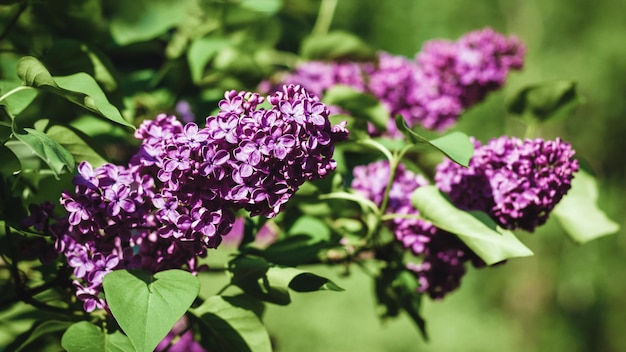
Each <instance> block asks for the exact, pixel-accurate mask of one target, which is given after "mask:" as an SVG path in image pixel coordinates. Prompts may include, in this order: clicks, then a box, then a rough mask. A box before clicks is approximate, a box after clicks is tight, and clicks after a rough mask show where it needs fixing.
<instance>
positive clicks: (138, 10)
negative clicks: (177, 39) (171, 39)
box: [107, 0, 193, 45]
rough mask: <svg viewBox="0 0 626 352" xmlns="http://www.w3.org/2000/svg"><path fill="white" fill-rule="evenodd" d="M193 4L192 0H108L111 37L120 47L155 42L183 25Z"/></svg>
mask: <svg viewBox="0 0 626 352" xmlns="http://www.w3.org/2000/svg"><path fill="white" fill-rule="evenodd" d="M192 4H193V1H189V0H182V1H181V0H135V1H130V2H129V1H122V0H115V1H109V3H108V4H107V5H109V6H110V8H111V9H112V13H111V22H110V23H111V35H112V36H113V39H114V40H115V42H117V43H118V44H120V45H127V44H130V43H134V42H141V41H146V40H150V39H153V38H155V37H157V36H159V35H161V34H163V33H165V32H166V31H167V30H168V29H170V28H172V27H174V26H176V25H178V24H179V23H181V22H182V21H183V20H184V19H185V17H186V16H187V15H188V11H190V10H191V6H192Z"/></svg>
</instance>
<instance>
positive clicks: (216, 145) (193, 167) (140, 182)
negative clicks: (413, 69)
mask: <svg viewBox="0 0 626 352" xmlns="http://www.w3.org/2000/svg"><path fill="white" fill-rule="evenodd" d="M267 101H268V103H269V105H268V106H269V108H268V109H265V108H260V107H259V105H260V104H262V103H263V102H264V98H262V97H261V96H259V95H258V94H255V93H249V92H236V91H230V92H227V93H226V94H225V99H224V100H222V101H220V103H219V108H220V111H219V113H218V114H217V116H209V117H207V118H206V127H204V128H199V127H198V125H196V124H195V123H193V122H189V123H187V124H186V125H183V124H182V123H180V122H179V121H178V120H176V118H175V117H174V116H167V115H164V114H162V115H159V116H157V118H156V119H155V120H153V121H145V122H144V123H142V125H141V126H140V127H139V128H138V129H137V131H136V132H135V137H136V138H137V139H139V140H141V141H142V144H141V147H140V149H139V151H138V152H137V153H136V154H135V155H134V156H133V157H132V158H131V160H130V162H129V164H128V166H126V167H123V166H116V165H112V164H104V165H102V166H100V167H98V168H95V169H94V168H93V167H92V166H91V165H90V164H89V163H87V162H82V163H81V164H80V165H79V167H78V172H79V173H78V175H77V176H76V177H75V178H74V184H75V190H74V193H73V194H71V193H69V192H65V193H63V195H62V198H61V204H62V205H63V206H64V207H65V209H66V210H67V213H68V217H67V219H65V220H62V221H59V222H57V223H56V224H54V225H53V227H52V231H53V233H54V234H55V236H56V238H57V241H56V247H57V250H58V251H59V252H62V253H63V254H64V255H65V256H66V258H67V262H68V264H69V266H70V267H72V268H73V269H74V276H75V277H76V279H77V280H75V281H74V285H75V286H76V288H77V296H78V298H79V299H81V300H82V301H83V302H84V309H85V310H86V311H88V312H89V311H93V310H94V309H97V308H103V307H105V306H106V302H105V301H104V300H103V299H102V298H101V297H100V292H101V290H102V279H103V278H104V275H105V274H106V273H108V272H110V271H112V270H116V269H131V268H141V269H144V270H148V271H151V272H157V271H161V270H166V269H172V268H187V269H188V270H189V271H191V272H197V271H198V270H201V269H202V268H201V267H199V266H198V258H199V257H203V256H206V254H207V249H208V248H216V247H217V246H218V245H219V244H220V242H221V240H222V236H223V235H225V234H227V233H228V232H229V231H230V229H231V228H232V225H233V223H234V221H235V216H234V212H235V211H237V210H239V209H246V210H248V211H249V212H250V214H251V215H263V216H267V217H273V216H275V215H276V214H277V213H278V212H280V211H281V210H282V209H283V208H284V206H285V203H286V202H287V201H288V200H289V199H290V198H291V197H292V196H293V195H294V193H295V192H296V191H297V190H298V188H299V186H300V185H302V184H303V183H304V182H305V181H307V180H315V179H319V178H323V177H324V176H326V175H327V174H328V173H329V172H331V171H332V170H334V169H335V166H336V164H335V161H334V160H333V159H332V155H333V148H334V143H335V142H338V141H341V140H345V139H347V137H348V131H347V130H346V129H345V123H344V124H339V125H335V126H331V124H330V122H329V120H328V114H329V112H328V108H327V107H326V106H325V105H324V104H322V103H320V102H319V99H318V98H317V97H315V96H312V95H310V94H309V93H308V92H307V91H306V90H304V89H303V88H301V87H300V86H293V85H290V86H285V87H283V89H282V91H278V92H276V93H274V94H273V95H271V96H269V97H268V98H267Z"/></svg>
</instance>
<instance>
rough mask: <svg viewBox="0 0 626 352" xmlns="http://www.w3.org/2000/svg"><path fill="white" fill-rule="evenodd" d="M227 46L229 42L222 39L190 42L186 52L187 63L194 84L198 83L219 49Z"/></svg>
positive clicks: (212, 38)
mask: <svg viewBox="0 0 626 352" xmlns="http://www.w3.org/2000/svg"><path fill="white" fill-rule="evenodd" d="M228 45H230V41H229V40H228V39H226V38H222V37H203V38H198V39H195V40H194V41H193V42H191V45H190V46H189V50H188V51H187V61H188V62H189V70H190V71H191V78H192V79H193V81H194V82H200V80H201V79H202V74H203V73H204V69H205V67H206V65H207V63H208V62H209V61H210V60H211V59H212V58H213V57H214V56H215V55H216V54H217V52H218V51H219V50H220V49H222V48H224V47H226V46H228Z"/></svg>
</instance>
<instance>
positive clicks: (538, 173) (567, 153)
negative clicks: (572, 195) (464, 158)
mask: <svg viewBox="0 0 626 352" xmlns="http://www.w3.org/2000/svg"><path fill="white" fill-rule="evenodd" d="M474 145H475V148H476V150H475V153H474V157H473V158H472V160H471V161H470V164H469V167H468V168H464V167H461V166H459V165H458V164H455V163H453V162H451V161H450V160H445V161H443V162H442V163H441V164H439V165H438V166H437V168H436V175H435V180H436V184H437V187H439V189H441V190H442V191H444V192H446V193H448V195H449V196H450V199H451V200H452V202H454V203H455V204H456V206H458V207H459V208H461V209H465V210H481V211H484V212H486V213H487V214H489V215H490V216H491V217H492V218H493V219H494V221H496V222H497V223H498V224H499V225H500V226H502V227H504V228H507V229H522V230H526V231H529V232H533V231H534V229H535V228H536V227H537V226H539V225H542V224H544V223H545V222H546V220H547V219H548V215H549V214H550V212H551V211H552V209H553V208H554V207H555V206H556V204H557V203H558V202H559V201H560V200H561V198H562V197H563V196H564V195H565V194H566V193H567V191H568V190H569V189H570V187H571V181H572V178H573V177H574V173H575V172H576V171H578V168H579V166H578V161H577V160H575V159H573V158H572V157H573V155H574V153H575V152H574V150H573V149H572V147H571V145H570V144H569V143H566V142H563V141H561V140H560V139H559V138H557V139H556V140H543V139H533V140H531V139H526V140H520V139H517V138H513V137H506V136H503V137H500V138H495V139H492V140H490V141H489V143H488V144H486V145H484V146H482V145H481V144H480V143H479V142H478V141H474Z"/></svg>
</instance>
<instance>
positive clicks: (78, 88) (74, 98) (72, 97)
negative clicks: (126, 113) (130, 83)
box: [54, 72, 134, 128]
mask: <svg viewBox="0 0 626 352" xmlns="http://www.w3.org/2000/svg"><path fill="white" fill-rule="evenodd" d="M54 80H55V81H56V83H57V84H58V86H59V88H61V90H60V91H59V93H60V94H61V95H62V96H64V97H65V98H66V99H68V100H69V101H71V102H73V103H75V104H77V105H79V106H82V107H83V108H85V109H87V110H89V111H91V112H94V113H96V114H98V115H100V116H103V117H106V118H107V119H109V120H111V121H113V122H116V123H118V124H120V125H124V126H129V127H133V128H134V126H133V125H132V124H131V123H129V122H128V121H126V120H124V118H123V117H122V114H121V113H120V111H119V110H118V109H117V108H116V107H115V106H114V105H113V104H111V103H110V102H109V100H108V99H107V97H106V95H105V94H104V92H103V91H102V89H100V86H98V83H97V82H96V80H95V79H94V78H93V77H91V76H89V75H88V74H86V73H84V72H79V73H75V74H73V75H69V76H62V77H54Z"/></svg>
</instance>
